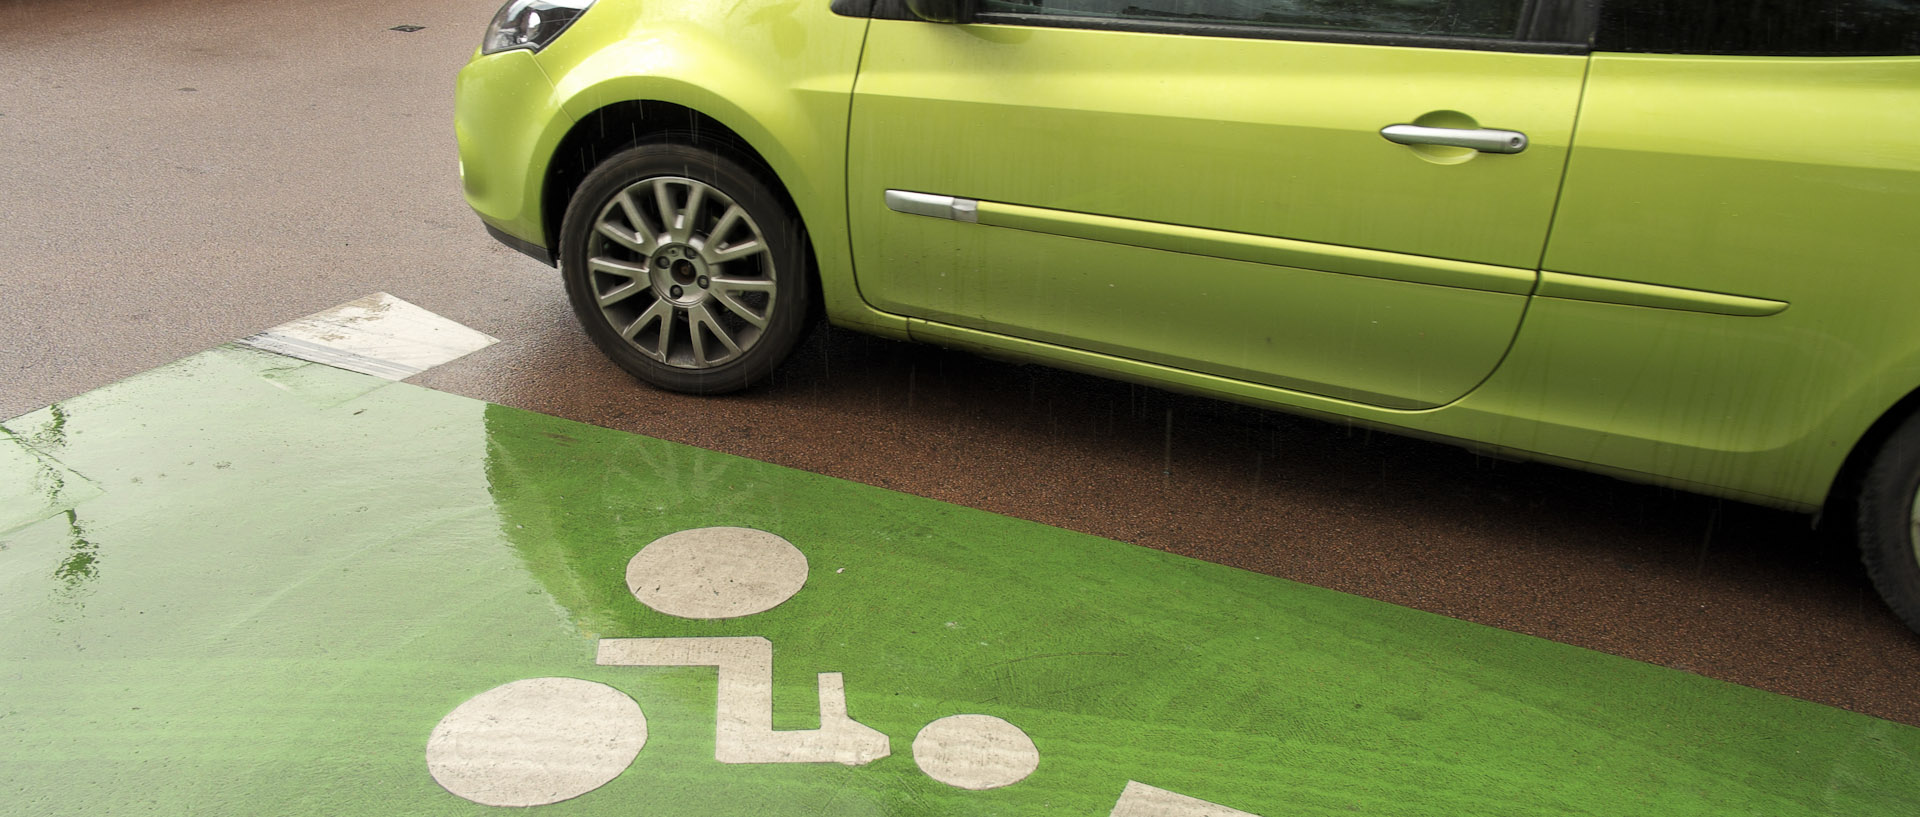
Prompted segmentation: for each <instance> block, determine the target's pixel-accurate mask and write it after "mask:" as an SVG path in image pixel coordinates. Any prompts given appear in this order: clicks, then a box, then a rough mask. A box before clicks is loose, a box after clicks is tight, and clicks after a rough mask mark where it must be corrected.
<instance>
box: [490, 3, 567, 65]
mask: <svg viewBox="0 0 1920 817" xmlns="http://www.w3.org/2000/svg"><path fill="white" fill-rule="evenodd" d="M593 2H594V0H507V4H506V5H504V6H501V7H500V12H499V13H498V14H495V15H493V22H491V23H488V24H487V37H486V39H484V40H481V41H480V53H482V54H496V53H499V52H501V51H506V50H509V49H514V48H526V49H531V50H533V51H539V50H540V49H542V48H545V47H547V43H550V42H553V40H554V38H555V37H558V36H560V32H562V31H566V30H567V26H570V25H573V21H574V20H575V19H576V18H578V17H579V16H580V15H582V14H585V13H586V11H587V7H588V6H591V5H593Z"/></svg>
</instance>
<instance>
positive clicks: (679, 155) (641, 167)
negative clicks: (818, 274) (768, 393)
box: [560, 142, 812, 394]
mask: <svg viewBox="0 0 1920 817" xmlns="http://www.w3.org/2000/svg"><path fill="white" fill-rule="evenodd" d="M808 258H809V255H808V250H807V246H806V234H805V231H804V230H803V228H802V227H801V224H800V221H799V219H798V218H796V217H795V216H794V214H793V213H792V212H791V211H790V210H789V209H788V207H787V205H786V204H785V202H784V201H783V199H782V198H781V197H780V196H779V195H778V194H776V193H775V192H774V190H773V189H772V188H771V187H770V186H769V185H768V183H767V182H766V181H764V180H763V179H762V178H761V177H760V176H759V175H757V174H755V173H753V172H752V171H750V170H748V169H747V168H746V167H745V166H743V165H742V164H741V163H739V162H738V161H736V160H734V159H733V158H732V157H730V156H728V155H726V154H724V153H722V152H720V151H718V150H714V149H710V148H709V147H707V146H704V145H696V144H692V143H684V142H660V143H649V144H642V145H639V146H636V147H633V148H629V149H627V150H625V151H622V152H620V153H618V154H616V155H614V156H613V157H611V158H609V159H607V160H606V161H605V162H604V163H602V164H601V165H600V166H599V167H596V168H595V169H594V170H593V172H592V173H589V174H588V175H587V177H586V178H585V179H584V180H582V181H581V183H580V186H579V188H578V189H576V190H575V192H574V194H573V198H572V200H571V201H570V202H569V203H568V206H567V212H566V217H565V219H564V220H563V221H562V222H561V227H560V272H561V278H562V279H563V280H564V281H565V282H566V288H567V300H568V301H569V302H570V303H571V304H572V306H573V311H574V314H575V316H577V317H578V318H579V320H580V323H581V325H582V326H583V327H584V328H585V329H586V332H587V336H588V337H590V338H592V339H593V342H594V344H595V345H597V346H599V347H600V350H601V351H602V352H605V353H606V355H607V357H609V358H611V359H612V360H613V362H614V363H616V364H618V365H619V366H620V367H621V368H622V369H625V370H627V372H629V373H631V374H632V375H633V376H634V377H636V378H638V379H640V380H641V381H643V382H646V383H650V384H653V385H655V386H658V387H660V388H663V389H668V390H671V391H677V392H689V393H694V394H720V393H725V392H731V391H738V390H740V389H744V388H746V387H748V386H751V385H753V384H755V383H758V382H760V381H762V380H764V379H766V378H767V376H768V375H770V374H772V373H773V370H774V369H775V368H776V367H778V366H779V365H780V362H781V361H782V360H785V359H786V357H787V354H788V353H789V352H791V351H793V347H794V346H795V345H796V344H797V343H798V342H799V339H800V336H801V332H802V330H803V329H804V328H805V324H806V323H807V317H808V303H809V301H810V300H811V296H812V293H811V292H810V291H809V289H810V283H809V276H808V275H807V261H808Z"/></svg>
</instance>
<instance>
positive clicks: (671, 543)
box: [627, 528, 807, 619]
mask: <svg viewBox="0 0 1920 817" xmlns="http://www.w3.org/2000/svg"><path fill="white" fill-rule="evenodd" d="M806 583H807V557H806V555H805V554H803V553H801V552H800V549H799V548H796V547H794V546H793V545H792V543H790V542H788V541H787V540H785V539H782V538H780V537H778V536H775V535H773V534H771V533H768V532H766V531H761V530H754V529H752V528H695V529H693V530H683V531H680V532H679V533H670V534H667V535H666V536H662V537H660V538H658V539H655V540H653V542H652V543H650V544H648V545H647V546H646V547H643V548H641V549H640V552H639V553H636V554H634V557H633V559H632V560H631V561H629V562H627V589H628V590H631V591H633V597H634V598H637V599H639V600H640V601H641V603H643V604H645V605H647V606H648V607H652V608H653V609H655V610H658V611H660V612H662V613H666V614H667V615H670V616H679V617H681V618H701V619H712V618H739V617H740V616H750V615H753V614H754V613H762V612H766V611H768V610H771V609H773V608H775V607H778V606H780V604H781V602H784V601H786V600H787V599H790V598H793V594H795V593H798V592H800V588H801V587H803V586H805V585H806Z"/></svg>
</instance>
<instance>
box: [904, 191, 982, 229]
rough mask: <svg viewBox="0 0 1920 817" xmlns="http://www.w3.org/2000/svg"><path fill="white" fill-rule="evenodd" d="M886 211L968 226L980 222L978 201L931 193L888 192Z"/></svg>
mask: <svg viewBox="0 0 1920 817" xmlns="http://www.w3.org/2000/svg"><path fill="white" fill-rule="evenodd" d="M887 209H889V210H892V211H894V212H896V213H906V214H907V215H911V216H928V217H931V218H944V219H950V220H952V221H964V222H967V223H969V224H977V223H979V222H980V202H979V201H977V200H974V199H962V198H956V197H953V196H936V195H933V194H932V193H914V192H911V191H907V190H888V191H887Z"/></svg>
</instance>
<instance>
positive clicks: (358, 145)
mask: <svg viewBox="0 0 1920 817" xmlns="http://www.w3.org/2000/svg"><path fill="white" fill-rule="evenodd" d="M495 6H496V3H494V2H492V0H408V2H402V3H372V2H357V1H356V0H320V1H319V2H312V3H301V4H257V3H248V2H240V0H189V1H188V2H179V3H172V4H166V5H165V6H161V5H158V4H147V3H139V2H132V0H108V1H107V2H100V3H89V4H75V3H57V2H39V1H36V0H0V10H4V11H8V12H11V13H12V16H13V18H14V19H16V20H26V21H28V22H29V23H30V24H28V25H19V26H11V27H8V28H6V29H5V30H0V221H4V224H5V225H6V229H5V230H4V231H0V314H4V316H5V320H4V321H0V417H11V416H14V415H18V414H22V413H25V412H28V411H32V410H34V409H37V408H39V407H42V406H45V405H47V404H49V403H52V402H55V401H58V400H63V399H66V398H69V397H72V396H74V395H78V394H81V393H83V392H86V391H88V390H91V389H93V388H97V387H99V386H101V385H105V384H107V383H110V382H113V381H115V380H118V379H121V378H124V377H127V376H130V375H132V374H135V373H138V372H141V371H145V370H147V369H150V368H153V367H155V366H159V365H162V364H165V363H168V362H170V361H173V360H177V359H179V358H182V357H185V356H187V355H190V354H193V353H195V352H198V351H201V350H203V349H206V348H208V347H210V346H212V345H215V344H217V343H220V342H223V341H226V340H231V339H233V338H237V337H241V336H244V335H247V334H251V333H253V332H256V331H259V330H261V329H264V328H267V327H269V326H273V325H276V324H279V323H281V322H284V321H287V320H290V319H293V318H297V317H300V316H302V315H306V314H309V313H312V312H315V311H318V310H321V309H324V308H327V307H330V306H333V305H335V304H339V303H342V302H345V301H349V300H353V299H355V298H359V297H362V296H365V295H367V294H369V293H372V292H376V291H386V292H391V293H393V294H395V295H397V296H399V297H401V298H404V299H407V300H409V301H411V302H413V303H416V304H419V305H421V306H423V307H425V308H427V309H430V310H433V311H435V312H438V313H440V314H442V315H445V316H447V317H450V318H453V319H455V320H458V321H460V322H462V323H465V324H467V325H469V326H472V327H473V328H475V329H478V330H480V331H483V332H486V333H488V334H491V335H493V336H495V337H498V338H501V339H502V342H501V343H500V344H497V345H495V346H493V347H490V348H488V349H486V350H484V351H482V352H479V353H476V354H474V355H472V356H470V357H468V358H464V359H462V360H460V361H457V362H455V363H453V364H449V365H447V366H444V367H441V368H439V369H436V370H433V371H430V372H428V373H426V374H425V375H422V376H420V377H418V378H415V380H414V381H413V382H416V383H419V384H421V385H426V386H429V387H432V388H435V389H441V390H445V391H450V392H454V393H457V394H461V395H466V396H470V397H475V398H479V399H484V400H488V401H493V402H498V403H502V404H506V405H511V406H516V407H521V408H527V409H531V410H534V411H539V412H543V413H549V414H555V415H559V416H562V417H567V418H572V419H578V420H583V421H586V422H590V423H594V424H597V425H602V426H607V427H611V428H617V429H622V430H628V431H635V432H639V433H642V434H647V435H652V436H657V437H661V438H664V439H669V440H675V441H680V442H687V443H691V444H694V445H697V446H701V447H705V448H709V449H714V450H719V451H725V452H730V453H736V454H741V455H744V456H748V457H752V458H755V459H761V460H766V461H769V462H774V463H779V464H783V465H788V466H792V467H796V468H801V469H805V470H808V471H814V472H817V473H822V474H827V475H832V476H837V477H843V478H846V479H851V480H856V481H859V482H864V483H868V484H872V485H877V486H881V487H886V488H891V489H894V490H899V491H904V492H908V493H913V494H918V495H922V496H927V497H932V498H936V499H941V500H946V501H950V502H956V503H960V504H964V505H969V506H972V507H977V508H982V509H985V510H989V511H994V512H997V513H1002V514H1007V515H1011V516H1017V517H1021V518H1026V519H1032V520H1036V521H1040V522H1044V523H1047V524H1051V525H1057V526H1061V527H1065V528H1069V529H1073V530H1079V531H1084V532H1088V533H1094V534H1098V535H1100V536H1105V537H1110V538H1113V539H1118V540H1121V541H1125V542H1130V543H1134V544H1138V545H1142V546H1146V547H1153V548H1159V549H1165V550H1171V551H1175V552H1179V553H1184V554H1188V555H1193V556H1198V557H1201V558H1205V559H1209V560H1212V561H1217V562H1221V563H1224V564H1229V565H1234V566H1238V567H1244V568H1247V569H1250V570H1256V571H1260V572H1264V573H1269V574H1272V575H1278V576H1284V577H1287V578H1292V579H1297V580H1300V581H1304V582H1308V583H1311V584H1315V585H1319V586H1323V587H1329V588H1333V589H1337V590H1341V591H1345V592H1350V593H1355V594H1359V595H1363V596H1368V597H1371V598H1376V599H1381V600H1385V601H1389V602H1393V603H1396V604H1403V605H1407V606H1410V607H1415V608H1419V609H1423V610H1430V611H1433V612H1437V613H1441V614H1444V615H1448V616H1454V617H1458V618H1462V619H1466V620H1470V621H1476V622H1480V623H1484V624H1489V625H1492V626H1496V627H1501V628H1504V629H1508V630H1514V631H1518V632H1524V633H1530V634H1534V635H1539V636H1542V637H1545V638H1550V639H1554V640H1557V641H1562V642H1566V643H1570V644H1576V645H1580V646H1585V647H1591V648H1593V649H1597V650H1602V651H1606V652H1610V653H1614V654H1618V655H1623V656H1627V657H1631V658H1635V659H1639V660H1644V661H1648V662H1651V663H1656V664H1661V665H1664V666H1669V667H1677V668H1681V669H1685V670H1689V671H1692V672H1696V673H1700V674H1702V675H1707V676H1710V677H1714V678H1720V679H1724V680H1727V681H1731V682H1734V683H1739V684H1746V685H1750V686H1755V687H1759V688H1762V689H1767V690H1771V691H1775V692H1781V693H1784V694H1788V695H1793V696H1796V697H1801V698H1805V699H1808V700H1812V701H1817V702H1821V703H1826V704H1831V705H1834V706H1839V707H1843V708H1847V709H1852V710H1856V711H1860V712H1865V713H1868V714H1873V715H1877V716H1880V717H1885V718H1890V719H1893V720H1898V721H1902V722H1905V723H1909V724H1920V697H1917V696H1915V695H1913V694H1912V691H1911V690H1912V679H1914V678H1916V677H1920V637H1916V636H1914V635H1913V634H1911V633H1909V632H1907V631H1906V630H1905V629H1903V628H1902V627H1901V626H1900V625H1899V624H1898V623H1897V622H1896V621H1895V620H1894V619H1893V618H1892V616H1891V615H1890V614H1889V613H1887V612H1886V611H1885V610H1884V609H1883V608H1882V607H1881V606H1880V604H1879V602H1878V600H1877V598H1876V597H1875V596H1874V594H1873V591H1872V588H1871V587H1870V586H1869V585H1868V583H1867V581H1866V578H1865V575H1864V572H1863V571H1862V570H1861V569H1860V568H1859V567H1858V565H1857V562H1856V561H1855V559H1854V558H1853V555H1852V554H1851V553H1849V552H1847V550H1846V549H1845V548H1844V547H1843V546H1839V545H1836V544H1834V543H1832V542H1830V541H1828V540H1827V539H1826V538H1824V537H1822V536H1821V535H1818V534H1816V533H1814V532H1813V531H1811V530H1810V528H1809V525H1808V520H1807V519H1806V518H1804V517H1800V516H1795V515H1788V514H1780V513H1775V512H1772V511H1766V510H1762V509H1756V508H1752V507H1748V506H1744V505H1738V504H1734V503H1725V502H1720V501H1716V500H1711V499H1705V498H1701V497H1695V496H1691V495H1686V494H1681V493H1677V492H1673V491H1669V490H1664V489H1655V488H1647V487H1644V486H1635V485H1630V484H1627V483H1622V482H1618V481H1615V480H1611V479H1607V478H1602V477H1595V476H1590V475H1583V474H1578V473H1574V472H1570V471H1565V470H1560V469H1555V468H1550V467H1545V466H1536V465H1525V464H1514V463H1507V462H1500V461H1494V460H1489V459H1485V458H1479V457H1476V456H1474V455H1473V454H1470V453H1468V452H1465V451H1462V450H1458V449H1454V448H1450V447H1446V446H1439V445H1432V444H1428V443H1421V442H1415V441H1410V440H1404V439H1399V438H1393V437H1389V436H1385V435H1381V434H1378V433H1371V434H1370V433H1368V432H1365V431H1360V430H1351V429H1346V428H1343V427H1340V426H1337V425H1330V424H1326V423H1320V422H1314V421H1306V420H1298V419H1293V418H1288V417H1284V416H1281V415H1275V414H1269V413H1264V412H1259V411H1255V410H1252V409H1245V408H1241V407H1237V406H1232V405H1228V404H1222V403H1217V402H1211V401H1205V400H1199V399H1194V398H1189V397H1184V396H1178V395H1171V394H1168V393H1165V392H1160V391H1156V390H1151V389H1144V388H1139V387H1134V386H1129V385H1127V384H1123V383H1115V382H1112V381H1104V380H1099V379H1094V378H1088V377H1083V376H1079V375H1073V374H1067V373H1062V372H1057V371H1051V370H1046V369H1041V368H1035V367H1022V366H1013V365H1007V364H1002V363H997V362H993V361H988V360H983V359H980V358H975V357H971V356H966V355H960V354H955V353H950V352H945V351H942V350H938V349H932V348H921V347H912V346H906V345H901V344H895V343H891V342H887V341H881V340H877V339H872V338H867V337H864V336H860V335H856V334H852V333H847V332H841V331H825V330H822V331H816V332H815V333H814V334H813V335H812V336H811V337H810V338H809V339H808V341H807V343H806V345H805V346H804V347H803V348H802V349H801V350H800V351H799V352H797V353H796V355H795V357H794V359H793V360H792V361H791V362H790V363H789V364H788V365H787V367H786V368H785V369H783V370H782V371H781V372H780V373H779V375H778V377H777V379H776V381H775V382H774V383H772V384H770V385H769V386H767V387H764V388H761V389H757V390H755V391H752V392H749V393H747V394H744V395H739V396H734V397H725V398H704V399H703V398H690V397H684V396H679V395H671V394H666V393H662V392H659V391H655V390H652V389H648V388H646V387H643V386H640V385H638V384H635V383H634V382H632V381H631V380H630V379H628V378H627V377H626V376H625V375H624V374H622V373H620V372H619V371H618V370H617V369H615V368H614V367H613V366H612V365H611V364H609V363H607V362H605V361H604V360H603V359H601V358H600V356H599V354H598V353H597V352H596V351H595V350H594V349H593V348H592V347H591V345H590V344H589V343H588V342H587V341H586V339H585V337H584V336H583V335H582V334H581V332H580V331H579V330H578V328H577V327H576V326H575V325H574V323H573V320H572V317H571V316H570V315H569V314H568V313H567V312H566V309H565V305H564V300H563V297H562V294H561V290H560V285H559V280H558V278H557V276H556V275H555V274H554V273H553V272H552V271H551V270H549V269H547V268H544V267H541V266H539V265H538V264H536V263H534V262H532V261H530V260H527V259H526V258H524V257H522V256H520V255H518V254H516V253H513V252H512V251H510V250H507V249H505V248H502V247H499V246H498V245H496V244H495V243H494V242H493V241H492V240H491V239H489V238H487V237H486V235H485V234H484V233H483V232H482V231H481V229H480V227H479V224H478V222H477V221H476V220H475V219H474V218H473V217H472V216H471V215H470V214H469V212H468V211H467V210H466V208H465V206H464V204H463V203H462V202H461V201H460V196H459V191H458V183H457V170H456V163H455V159H454V151H453V138H452V127H451V95H452V81H453V80H452V74H453V71H454V70H456V69H457V68H458V66H459V65H460V63H461V62H462V61H464V59H465V58H466V55H467V54H468V53H470V52H471V50H472V49H473V47H474V44H475V43H476V42H477V40H478V37H479V31H480V27H481V26H482V25H483V24H484V22H485V20H486V19H487V17H488V16H489V15H490V14H491V13H492V11H493V10H494V7H495ZM399 25H419V26H424V27H425V28H424V29H423V30H420V31H417V32H412V33H403V32H396V31H392V30H390V29H391V28H392V27H394V26H399Z"/></svg>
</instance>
